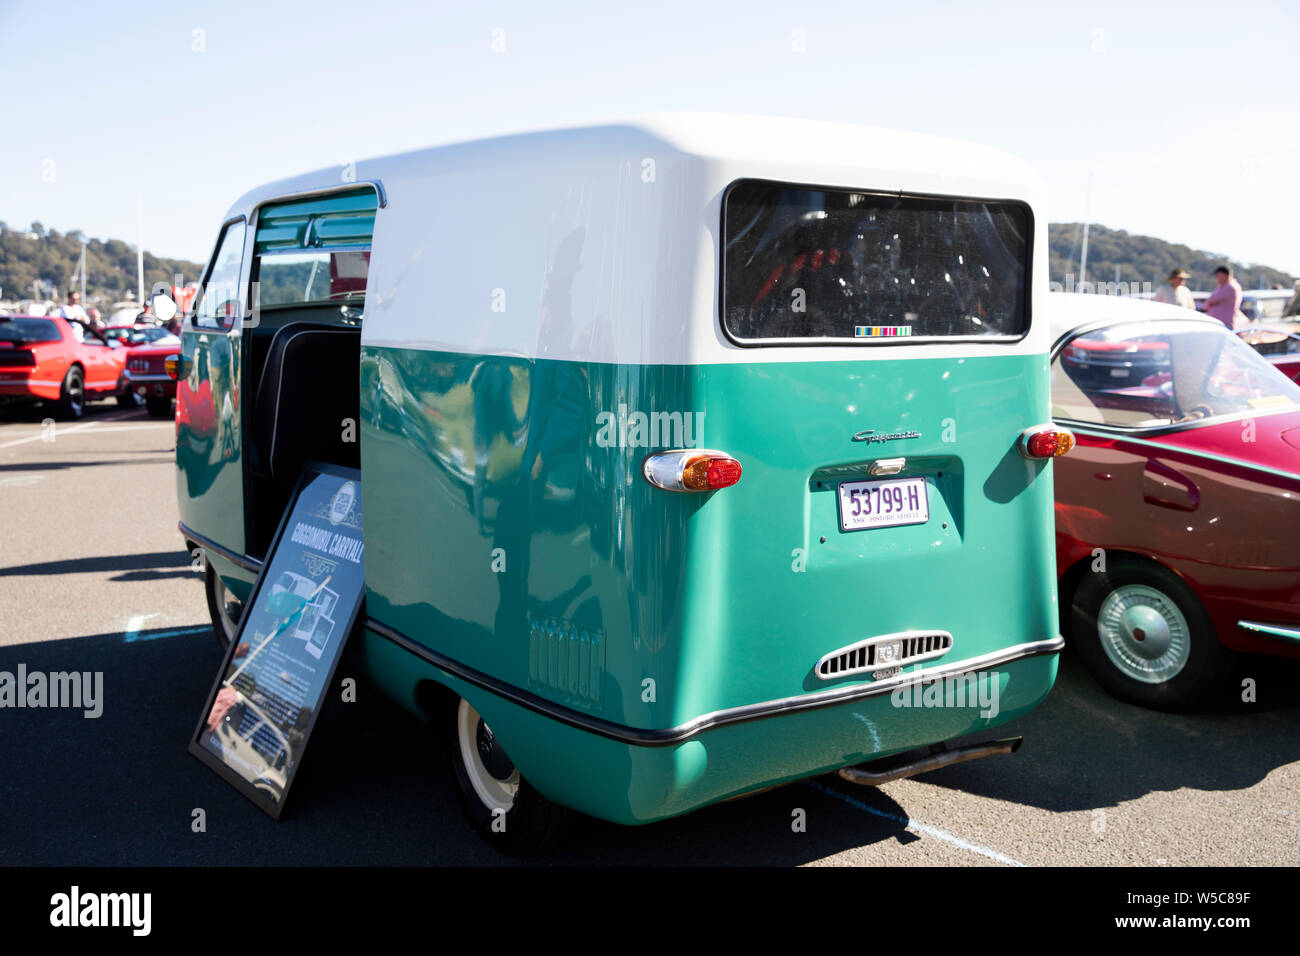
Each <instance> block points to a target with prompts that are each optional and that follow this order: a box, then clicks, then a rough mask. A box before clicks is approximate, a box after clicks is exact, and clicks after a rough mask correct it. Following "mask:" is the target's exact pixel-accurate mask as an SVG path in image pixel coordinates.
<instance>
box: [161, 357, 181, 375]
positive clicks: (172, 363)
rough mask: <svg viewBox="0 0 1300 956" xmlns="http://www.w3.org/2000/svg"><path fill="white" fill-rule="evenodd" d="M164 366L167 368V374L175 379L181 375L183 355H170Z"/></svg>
mask: <svg viewBox="0 0 1300 956" xmlns="http://www.w3.org/2000/svg"><path fill="white" fill-rule="evenodd" d="M163 367H164V368H166V369H167V374H168V375H170V376H171V377H172V378H173V379H179V378H180V377H181V357H180V356H179V355H169V356H167V359H166V361H164V362H163Z"/></svg>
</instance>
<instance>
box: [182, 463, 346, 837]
mask: <svg viewBox="0 0 1300 956" xmlns="http://www.w3.org/2000/svg"><path fill="white" fill-rule="evenodd" d="M364 585H365V574H364V565H363V563H362V537H361V481H360V475H359V474H358V473H357V472H356V471H354V470H352V469H347V468H337V467H334V466H332V465H318V464H310V465H308V466H306V468H305V469H304V472H303V475H302V478H301V479H300V480H299V482H298V487H297V489H296V490H295V492H294V496H293V498H292V499H291V500H290V503H289V508H288V510H287V512H286V517H285V518H284V520H283V521H281V523H280V528H279V530H278V531H277V532H276V537H275V541H274V542H273V543H272V545H271V550H270V552H269V553H268V554H267V559H266V563H265V564H263V566H262V572H261V574H260V575H258V578H257V581H256V582H255V583H254V585H253V591H252V594H251V595H250V596H249V599H248V600H247V601H246V602H244V611H243V616H242V617H241V619H240V622H239V630H238V631H237V632H236V634H235V638H234V640H233V641H231V646H230V648H229V650H228V651H227V652H226V656H225V660H224V661H223V663H222V667H221V671H220V673H219V674H218V676H217V681H216V684H215V685H214V686H213V688H212V691H211V693H209V695H208V701H207V706H205V707H204V708H203V716H202V717H201V718H200V720H199V724H198V727H197V728H196V729H195V731H194V736H193V738H192V739H191V740H190V753H192V754H194V755H195V756H196V757H198V758H199V759H200V760H202V761H203V762H204V763H205V764H207V765H208V766H209V767H211V768H212V769H213V770H215V771H216V772H217V773H218V774H220V775H221V776H222V777H224V778H225V779H226V780H227V781H229V782H230V783H231V784H233V785H234V786H235V787H236V788H237V789H239V790H240V791H241V792H242V793H243V794H244V795H245V796H247V797H248V798H249V799H250V800H252V801H253V802H254V803H256V804H257V805H258V806H260V807H261V808H262V809H264V810H266V811H267V812H268V813H269V814H271V816H273V817H275V818H276V819H279V817H280V814H281V813H282V812H283V810H284V801H285V798H286V797H287V795H288V792H289V786H290V785H291V784H292V783H293V778H294V774H295V773H297V770H298V766H299V765H300V764H301V763H302V756H303V751H304V750H305V749H306V747H307V740H308V738H309V737H310V736H311V731H312V727H313V726H314V725H315V723H316V718H317V716H318V715H319V714H320V708H321V703H322V701H323V699H324V696H325V692H326V690H327V689H328V688H329V686H330V682H331V681H332V680H333V677H334V669H335V667H336V666H337V665H338V661H339V655H340V653H341V652H342V649H343V645H344V643H345V642H346V640H347V637H348V635H349V634H350V633H351V632H352V627H353V624H354V623H355V622H356V617H357V612H358V610H359V609H360V606H361V599H362V596H363V594H364Z"/></svg>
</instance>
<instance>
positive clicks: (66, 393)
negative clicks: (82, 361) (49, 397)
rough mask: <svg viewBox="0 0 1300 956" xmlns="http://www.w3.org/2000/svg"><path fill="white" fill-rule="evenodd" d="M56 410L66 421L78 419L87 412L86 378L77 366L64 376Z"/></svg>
mask: <svg viewBox="0 0 1300 956" xmlns="http://www.w3.org/2000/svg"><path fill="white" fill-rule="evenodd" d="M54 410H55V412H56V413H57V415H58V417H59V418H61V419H63V420H64V421H73V420H75V419H78V418H80V417H81V416H82V414H83V413H84V412H85V411H86V376H85V375H84V374H83V373H82V371H81V369H80V368H78V367H77V366H76V365H74V366H72V368H70V369H68V374H66V375H64V376H63V385H62V387H61V388H60V389H59V401H58V403H57V404H55V406H54Z"/></svg>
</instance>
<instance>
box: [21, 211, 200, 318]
mask: <svg viewBox="0 0 1300 956" xmlns="http://www.w3.org/2000/svg"><path fill="white" fill-rule="evenodd" d="M81 240H82V233H81V230H79V229H74V230H73V231H72V232H69V233H66V234H61V233H59V232H58V231H57V230H55V229H49V230H47V229H46V228H45V227H44V226H42V225H41V224H40V223H39V222H34V223H32V224H31V226H30V228H28V229H21V230H19V229H14V228H12V227H10V226H8V225H7V224H5V223H3V222H0V299H7V300H16V299H47V298H48V299H54V300H55V301H58V302H62V301H63V300H64V297H65V296H66V295H67V292H68V289H69V288H71V287H72V286H73V285H74V284H75V283H73V281H72V277H73V274H74V273H75V272H76V271H77V263H78V261H79V260H80V259H81ZM200 269H201V267H200V265H199V264H198V263H197V262H189V261H187V260H185V259H165V258H162V257H160V256H155V255H154V254H153V253H151V252H149V251H147V250H146V251H145V254H144V286H145V289H149V288H151V287H152V285H153V283H155V282H169V283H171V282H174V281H175V278H174V277H175V275H176V273H180V274H181V275H182V276H184V279H185V282H197V281H198V279H199V272H200ZM135 297H136V274H135V246H133V245H130V244H128V243H125V242H122V241H121V240H120V239H109V240H102V239H91V240H89V242H87V243H86V298H87V299H89V300H91V301H94V300H95V299H97V298H99V299H103V300H106V301H117V300H120V299H132V300H134V299H135Z"/></svg>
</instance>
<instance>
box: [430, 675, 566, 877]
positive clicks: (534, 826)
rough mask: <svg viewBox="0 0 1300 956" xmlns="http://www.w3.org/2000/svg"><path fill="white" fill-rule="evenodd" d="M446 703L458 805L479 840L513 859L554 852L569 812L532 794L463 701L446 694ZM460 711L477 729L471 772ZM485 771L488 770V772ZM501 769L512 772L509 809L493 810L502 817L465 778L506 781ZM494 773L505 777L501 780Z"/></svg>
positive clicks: (447, 738)
mask: <svg viewBox="0 0 1300 956" xmlns="http://www.w3.org/2000/svg"><path fill="white" fill-rule="evenodd" d="M449 698H450V701H451V703H450V704H449V705H448V706H447V707H446V708H445V709H444V710H443V711H442V717H441V720H442V722H443V724H444V731H445V741H446V745H447V751H448V754H449V755H450V757H451V765H452V770H453V772H454V773H455V776H456V786H457V790H458V791H459V793H460V799H461V805H462V806H464V808H465V812H466V813H467V814H468V815H469V818H470V820H471V821H472V822H473V824H474V827H475V829H476V830H477V831H478V833H479V835H480V836H482V837H483V839H484V840H485V841H486V842H487V843H489V844H490V845H491V846H493V847H495V848H496V849H498V850H501V851H502V852H504V853H509V854H511V855H516V856H525V855H531V854H536V853H542V852H545V851H546V850H549V849H551V848H553V847H555V846H556V845H557V844H559V843H560V841H561V840H563V838H564V836H565V835H566V834H567V833H568V831H569V828H570V826H571V825H572V823H573V818H574V816H575V814H574V811H572V810H570V809H568V808H567V807H562V806H560V805H559V804H557V803H552V802H551V801H550V800H547V799H546V798H545V797H544V796H542V795H541V794H540V793H538V792H537V791H536V790H535V789H534V788H533V786H532V785H531V784H530V783H529V782H528V781H527V780H525V779H524V778H523V777H522V776H520V775H519V772H518V770H516V769H515V767H514V765H513V764H512V763H510V760H509V758H508V757H506V755H505V751H504V750H503V749H502V748H501V745H500V743H499V742H497V741H496V739H495V737H493V736H492V732H491V730H489V729H488V727H487V725H486V724H485V723H484V722H483V719H482V718H481V717H479V716H478V713H477V712H476V711H475V710H474V709H473V707H472V706H470V704H469V702H468V701H466V700H464V698H461V697H456V696H454V695H449ZM462 708H466V709H467V710H468V714H467V718H468V720H467V724H471V725H472V724H474V723H476V724H477V731H478V732H477V734H476V738H477V742H478V743H479V748H478V751H477V752H476V753H475V754H473V755H471V756H470V757H469V759H472V760H474V761H475V762H476V764H477V768H476V770H475V771H471V770H470V768H469V767H468V766H467V765H466V759H467V758H466V754H465V753H464V751H463V749H462V744H461V736H462V735H461V731H460V729H459V722H460V720H461V711H462ZM485 737H486V740H485V739H484V738H485ZM489 766H492V768H493V769H492V770H488V767H489ZM507 769H508V771H511V772H513V776H514V779H515V780H517V786H518V789H517V790H516V791H515V793H514V797H513V799H512V800H511V801H510V803H509V806H504V807H500V808H499V810H504V811H505V812H504V814H502V813H500V812H499V810H498V808H495V807H492V806H489V804H488V803H487V802H486V801H485V800H484V798H483V797H482V796H481V795H480V794H479V793H478V791H477V790H475V788H474V783H473V782H472V780H471V773H478V774H482V773H483V772H484V771H487V772H488V773H489V774H491V775H492V776H493V777H495V778H496V779H498V780H503V779H506V778H508V777H509V776H510V774H509V773H507V772H506V771H507ZM500 774H505V777H502V776H500ZM502 802H505V801H502Z"/></svg>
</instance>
